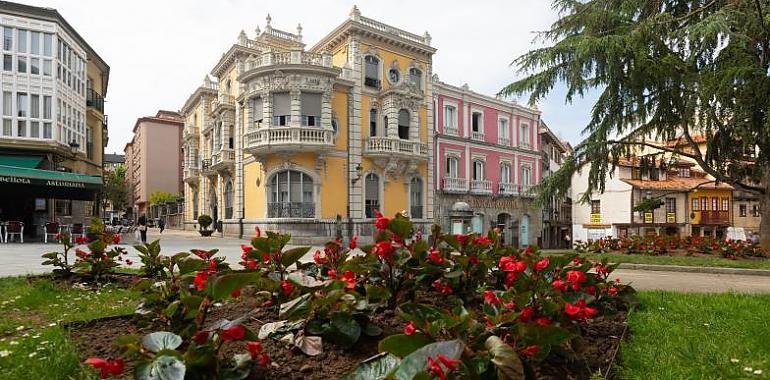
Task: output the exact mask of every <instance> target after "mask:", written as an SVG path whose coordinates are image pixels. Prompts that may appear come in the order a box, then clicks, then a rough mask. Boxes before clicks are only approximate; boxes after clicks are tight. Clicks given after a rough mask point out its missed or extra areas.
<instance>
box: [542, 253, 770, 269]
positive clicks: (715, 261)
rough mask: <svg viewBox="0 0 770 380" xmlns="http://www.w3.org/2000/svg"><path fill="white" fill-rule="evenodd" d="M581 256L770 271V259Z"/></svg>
mask: <svg viewBox="0 0 770 380" xmlns="http://www.w3.org/2000/svg"><path fill="white" fill-rule="evenodd" d="M572 252H573V251H545V254H547V255H562V254H565V253H572ZM581 256H584V257H588V258H590V259H593V260H599V259H602V258H605V257H606V258H607V260H609V261H610V262H612V263H633V264H659V265H683V266H695V267H723V268H748V269H770V259H765V260H747V261H740V260H728V259H724V258H721V257H719V256H716V255H715V256H714V257H704V256H698V257H688V256H647V255H627V254H623V253H604V254H597V253H583V254H581Z"/></svg>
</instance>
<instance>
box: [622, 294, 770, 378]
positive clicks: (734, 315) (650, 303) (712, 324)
mask: <svg viewBox="0 0 770 380" xmlns="http://www.w3.org/2000/svg"><path fill="white" fill-rule="evenodd" d="M640 299H641V306H640V307H639V308H638V309H637V310H635V311H634V312H633V313H632V314H631V316H630V318H629V328H630V334H629V336H628V339H627V340H626V341H625V342H624V343H623V345H622V348H621V356H622V359H621V360H622V365H621V367H622V369H620V373H621V376H620V377H621V378H623V379H770V339H768V336H770V319H769V318H768V313H767V311H768V310H770V295H739V294H717V295H715V294H682V293H671V292H642V293H640ZM749 368H750V369H751V371H749ZM754 371H761V372H758V373H757V374H755V373H754Z"/></svg>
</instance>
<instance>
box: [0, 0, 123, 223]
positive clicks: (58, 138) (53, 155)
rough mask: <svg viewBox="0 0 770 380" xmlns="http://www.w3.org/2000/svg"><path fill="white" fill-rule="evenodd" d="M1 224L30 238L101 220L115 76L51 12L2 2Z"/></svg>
mask: <svg viewBox="0 0 770 380" xmlns="http://www.w3.org/2000/svg"><path fill="white" fill-rule="evenodd" d="M0 32H1V33H0V34H2V40H3V44H2V53H1V54H2V57H3V64H2V72H1V73H0V81H1V82H2V125H1V126H0V193H2V194H3V200H2V201H0V220H2V221H19V222H23V223H24V225H25V234H27V235H30V234H34V233H38V234H39V233H40V232H42V225H43V224H45V223H46V222H52V221H56V222H61V223H87V222H88V219H89V218H90V217H92V216H98V215H99V212H98V208H99V204H100V202H98V201H97V197H98V195H99V190H100V188H101V185H102V178H101V175H102V164H103V152H104V146H105V145H106V144H107V117H106V116H105V115H104V96H105V94H106V92H107V84H108V79H109V72H110V68H109V66H107V64H106V63H105V62H104V60H103V59H102V58H101V57H100V56H99V55H98V54H97V53H96V52H95V51H94V49H93V48H91V46H90V45H89V44H88V42H86V40H85V39H84V38H83V36H81V35H80V34H79V33H78V32H77V31H76V30H75V28H73V26H72V25H70V24H69V23H68V22H67V21H66V20H65V19H64V17H62V15H61V14H59V12H57V11H56V10H55V9H51V8H41V7H33V6H28V5H23V4H17V3H11V2H5V1H0Z"/></svg>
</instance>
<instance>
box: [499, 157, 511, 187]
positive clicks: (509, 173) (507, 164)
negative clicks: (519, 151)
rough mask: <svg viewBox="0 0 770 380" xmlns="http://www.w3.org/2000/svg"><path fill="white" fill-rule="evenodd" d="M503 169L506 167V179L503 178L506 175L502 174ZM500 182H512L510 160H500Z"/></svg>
mask: <svg viewBox="0 0 770 380" xmlns="http://www.w3.org/2000/svg"><path fill="white" fill-rule="evenodd" d="M504 169H507V170H506V171H507V173H508V174H507V177H508V178H507V180H506V178H504V177H506V176H504V175H503V173H505V171H504ZM500 183H513V166H512V165H511V162H510V161H500Z"/></svg>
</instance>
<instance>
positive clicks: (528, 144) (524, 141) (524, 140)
mask: <svg viewBox="0 0 770 380" xmlns="http://www.w3.org/2000/svg"><path fill="white" fill-rule="evenodd" d="M529 128H530V125H529V122H519V147H521V148H526V149H532V139H531V137H530V129H529ZM525 130H526V132H527V133H524V132H525Z"/></svg>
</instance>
